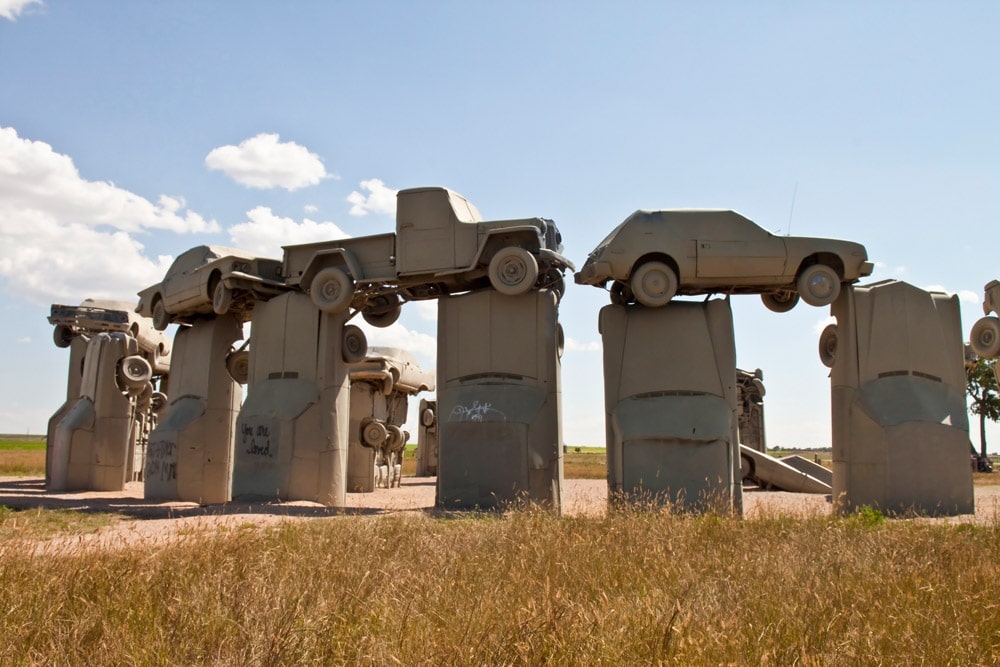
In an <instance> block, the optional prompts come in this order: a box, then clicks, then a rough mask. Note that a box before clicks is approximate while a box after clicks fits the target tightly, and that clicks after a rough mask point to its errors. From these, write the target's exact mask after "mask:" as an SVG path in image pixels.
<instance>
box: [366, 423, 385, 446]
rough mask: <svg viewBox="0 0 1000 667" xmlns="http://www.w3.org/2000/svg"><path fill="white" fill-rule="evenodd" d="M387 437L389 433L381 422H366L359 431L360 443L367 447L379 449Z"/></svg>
mask: <svg viewBox="0 0 1000 667" xmlns="http://www.w3.org/2000/svg"><path fill="white" fill-rule="evenodd" d="M387 437H389V432H388V431H387V430H386V428H385V425H383V424H382V423H381V422H376V421H371V422H368V423H367V424H365V426H364V427H363V428H362V429H361V441H362V442H363V443H364V444H365V445H367V446H369V447H379V446H380V445H381V444H382V443H383V442H385V440H386V438H387Z"/></svg>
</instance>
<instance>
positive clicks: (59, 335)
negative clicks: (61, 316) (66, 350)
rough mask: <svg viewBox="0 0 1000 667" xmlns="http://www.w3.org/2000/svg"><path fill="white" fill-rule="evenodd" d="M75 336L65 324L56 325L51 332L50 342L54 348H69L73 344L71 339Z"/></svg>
mask: <svg viewBox="0 0 1000 667" xmlns="http://www.w3.org/2000/svg"><path fill="white" fill-rule="evenodd" d="M74 336H76V334H75V333H73V330H72V329H70V328H69V327H68V326H66V325H65V324H57V325H56V328H55V330H53V332H52V340H53V341H54V342H55V344H56V347H69V346H70V345H72V344H73V337H74Z"/></svg>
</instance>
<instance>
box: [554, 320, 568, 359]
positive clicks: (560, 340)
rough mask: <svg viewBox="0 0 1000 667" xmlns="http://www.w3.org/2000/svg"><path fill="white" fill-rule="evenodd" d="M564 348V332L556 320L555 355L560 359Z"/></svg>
mask: <svg viewBox="0 0 1000 667" xmlns="http://www.w3.org/2000/svg"><path fill="white" fill-rule="evenodd" d="M565 349H566V333H565V332H564V331H563V327H562V325H561V324H559V323H558V322H556V356H557V357H559V358H560V359H562V356H563V351H564V350H565Z"/></svg>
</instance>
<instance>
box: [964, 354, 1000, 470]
mask: <svg viewBox="0 0 1000 667" xmlns="http://www.w3.org/2000/svg"><path fill="white" fill-rule="evenodd" d="M966 375H967V377H968V380H969V384H968V386H967V387H966V392H967V393H968V394H969V398H971V399H972V405H970V406H969V409H970V410H971V411H972V413H973V414H977V415H979V450H980V451H979V453H980V455H982V456H984V457H985V456H986V420H987V419H989V420H990V421H991V422H995V421H1000V393H998V392H1000V389H998V387H997V374H996V361H994V360H990V359H977V360H976V362H975V363H972V364H969V365H968V366H967V367H966Z"/></svg>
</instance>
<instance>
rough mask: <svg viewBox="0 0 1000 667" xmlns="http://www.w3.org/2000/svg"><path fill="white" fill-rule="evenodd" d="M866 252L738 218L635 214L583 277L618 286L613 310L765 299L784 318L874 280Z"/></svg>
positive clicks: (717, 213)
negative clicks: (702, 298) (800, 305)
mask: <svg viewBox="0 0 1000 667" xmlns="http://www.w3.org/2000/svg"><path fill="white" fill-rule="evenodd" d="M872 268H873V265H872V263H871V262H869V261H868V253H867V251H866V250H865V247H864V246H863V245H861V244H858V243H852V242H850V241H839V240H836V239H820V238H807V237H801V236H775V235H774V234H771V233H770V232H768V231H767V230H765V229H763V228H762V227H760V226H758V225H756V224H755V223H754V222H752V221H751V220H748V219H747V218H745V217H743V216H742V215H740V214H739V213H736V212H735V211H726V210H662V211H636V212H635V213H633V214H632V215H630V216H629V217H628V218H626V219H625V221H624V222H622V223H621V224H620V225H618V226H617V227H615V229H614V230H613V231H612V232H611V233H610V234H608V236H607V237H606V238H605V239H604V240H603V241H601V243H600V244H599V245H598V246H597V248H595V249H594V251H593V252H591V253H590V255H589V256H588V257H587V261H586V262H585V263H584V265H583V267H582V268H581V269H580V271H579V272H578V273H577V274H576V276H575V279H576V282H577V283H579V284H581V285H598V286H606V285H607V284H608V283H611V285H610V289H611V300H612V303H629V302H631V301H633V300H635V301H638V302H639V303H641V304H642V305H644V306H648V307H657V306H664V305H666V304H667V303H668V302H669V301H670V299H671V298H673V296H674V295H675V294H712V293H717V292H721V293H727V294H760V295H761V298H762V299H763V301H764V304H765V305H766V306H767V307H768V308H770V309H771V310H774V311H777V312H785V311H787V310H790V309H791V308H793V307H794V306H795V304H796V303H797V302H798V300H799V297H800V296H801V298H802V300H804V301H805V302H806V303H808V304H810V305H813V306H826V305H829V304H831V303H833V301H834V300H836V298H837V295H838V294H839V293H840V285H841V283H845V282H846V283H850V282H855V281H857V280H858V279H859V278H861V277H864V276H868V275H871V272H872Z"/></svg>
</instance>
